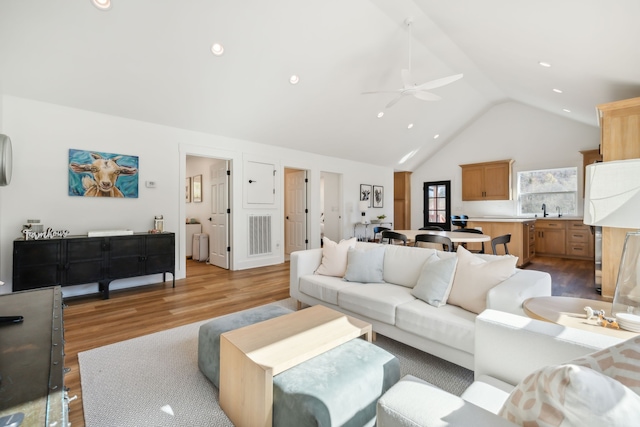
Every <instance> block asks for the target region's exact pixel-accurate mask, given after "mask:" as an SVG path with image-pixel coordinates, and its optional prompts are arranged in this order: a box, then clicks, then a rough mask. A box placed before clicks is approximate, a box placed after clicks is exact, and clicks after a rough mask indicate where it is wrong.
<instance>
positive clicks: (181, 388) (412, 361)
mask: <svg viewBox="0 0 640 427" xmlns="http://www.w3.org/2000/svg"><path fill="white" fill-rule="evenodd" d="M274 304H278V305H283V306H285V307H288V308H291V309H295V302H294V301H293V300H292V299H287V300H283V301H279V302H277V303H274ZM208 321H209V320H205V321H202V322H197V323H192V324H189V325H185V326H180V327H178V328H174V329H169V330H166V331H162V332H157V333H154V334H150V335H146V336H143V337H140V338H134V339H131V340H127V341H123V342H119V343H116V344H111V345H108V346H104V347H100V348H96V349H93V350H89V351H85V352H82V353H79V354H78V360H79V363H80V381H81V384H82V402H83V408H84V419H85V424H86V426H87V427H102V426H105V427H115V426H118V427H129V426H131V427H133V426H135V427H140V426H157V427H160V426H201V427H206V426H216V427H217V426H220V427H225V426H233V424H232V423H231V421H229V419H228V418H227V416H226V415H225V414H224V412H223V411H222V409H220V406H219V405H218V390H217V389H216V388H215V387H214V386H213V385H212V384H211V383H210V382H209V380H207V378H206V377H205V376H204V375H203V374H202V373H201V372H200V370H199V369H198V329H199V327H200V325H202V324H203V323H206V322H208ZM375 344H377V345H379V346H380V347H382V348H384V349H385V350H387V351H388V352H390V353H392V354H393V355H395V356H396V357H397V358H398V359H399V360H400V368H401V375H402V376H404V375H406V374H411V375H414V376H416V377H418V378H422V379H424V380H426V381H428V382H430V383H432V384H435V385H436V386H438V387H440V388H442V389H444V390H447V391H449V392H451V393H454V394H456V395H460V394H461V393H462V392H463V391H464V389H465V388H466V387H468V386H469V384H471V382H472V381H473V372H472V371H470V370H468V369H464V368H462V367H460V366H457V365H454V364H452V363H449V362H447V361H444V360H442V359H439V358H437V357H435V356H431V355H429V354H427V353H424V352H422V351H420V350H416V349H414V348H412V347H409V346H406V345H404V344H401V343H398V342H396V341H394V340H391V339H389V338H386V337H384V336H380V335H378V339H377V341H376V342H375Z"/></svg>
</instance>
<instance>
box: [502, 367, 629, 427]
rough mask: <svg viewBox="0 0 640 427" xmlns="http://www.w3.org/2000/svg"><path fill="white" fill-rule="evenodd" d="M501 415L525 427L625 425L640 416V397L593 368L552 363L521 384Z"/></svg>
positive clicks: (512, 393)
mask: <svg viewBox="0 0 640 427" xmlns="http://www.w3.org/2000/svg"><path fill="white" fill-rule="evenodd" d="M500 415H501V416H503V417H504V418H506V419H507V420H509V421H511V422H513V423H516V424H519V425H522V426H529V425H531V426H540V427H547V426H548V427H552V426H553V427H555V426H567V427H568V426H588V425H602V426H623V425H629V423H630V422H632V421H631V420H638V419H640V396H638V395H637V394H635V393H634V392H633V391H632V390H631V389H629V388H628V387H626V386H624V385H623V384H621V383H619V382H618V381H616V380H614V379H612V378H609V377H608V376H606V375H603V374H602V373H600V372H596V371H594V370H593V369H589V368H585V367H583V366H577V365H572V364H566V365H552V366H546V367H544V368H542V369H539V370H537V371H535V372H534V373H532V374H531V375H529V376H527V377H526V378H525V379H524V380H523V381H522V382H521V383H520V384H518V385H517V386H516V388H515V389H514V390H513V391H512V392H511V394H510V396H509V398H508V399H507V401H506V402H505V404H504V406H503V407H502V409H501V410H500Z"/></svg>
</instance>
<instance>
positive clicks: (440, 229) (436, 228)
mask: <svg viewBox="0 0 640 427" xmlns="http://www.w3.org/2000/svg"><path fill="white" fill-rule="evenodd" d="M418 230H432V231H444V228H442V227H440V226H438V225H428V226H426V227H420V228H419V229H418Z"/></svg>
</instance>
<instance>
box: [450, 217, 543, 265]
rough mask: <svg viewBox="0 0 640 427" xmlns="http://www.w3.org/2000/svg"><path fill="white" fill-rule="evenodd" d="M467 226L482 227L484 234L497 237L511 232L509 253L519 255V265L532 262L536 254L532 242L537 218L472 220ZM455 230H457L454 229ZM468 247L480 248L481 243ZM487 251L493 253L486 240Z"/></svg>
mask: <svg viewBox="0 0 640 427" xmlns="http://www.w3.org/2000/svg"><path fill="white" fill-rule="evenodd" d="M467 228H478V229H481V230H482V232H483V233H484V234H487V235H489V236H491V237H492V238H493V237H497V236H502V235H503V234H511V241H510V242H509V243H508V244H507V246H508V247H509V253H510V254H511V255H514V256H517V257H518V263H517V264H516V265H517V266H518V267H522V266H523V265H526V264H528V263H530V262H531V259H532V258H533V257H534V256H535V247H534V246H533V245H532V244H531V242H532V241H533V239H535V236H534V235H533V234H532V233H533V230H535V220H533V219H531V220H530V221H522V220H513V221H490V220H489V221H477V220H470V221H468V222H467ZM454 231H455V230H454ZM467 248H468V249H473V250H476V249H480V244H479V243H477V244H475V245H474V244H471V243H470V244H468V245H467ZM484 248H485V249H484V250H485V253H488V254H491V253H493V252H492V250H491V242H485V244H484ZM499 250H500V249H499ZM499 253H502V252H499Z"/></svg>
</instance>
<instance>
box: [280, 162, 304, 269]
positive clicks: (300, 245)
mask: <svg viewBox="0 0 640 427" xmlns="http://www.w3.org/2000/svg"><path fill="white" fill-rule="evenodd" d="M307 183H308V179H307V171H306V170H300V169H289V168H285V170H284V188H285V191H284V194H285V197H284V241H285V244H284V256H285V259H289V255H290V254H291V252H295V251H301V250H304V249H307V245H308V243H309V238H308V231H307V230H308V226H307V215H308V212H309V209H308V207H307V206H308V203H307Z"/></svg>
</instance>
